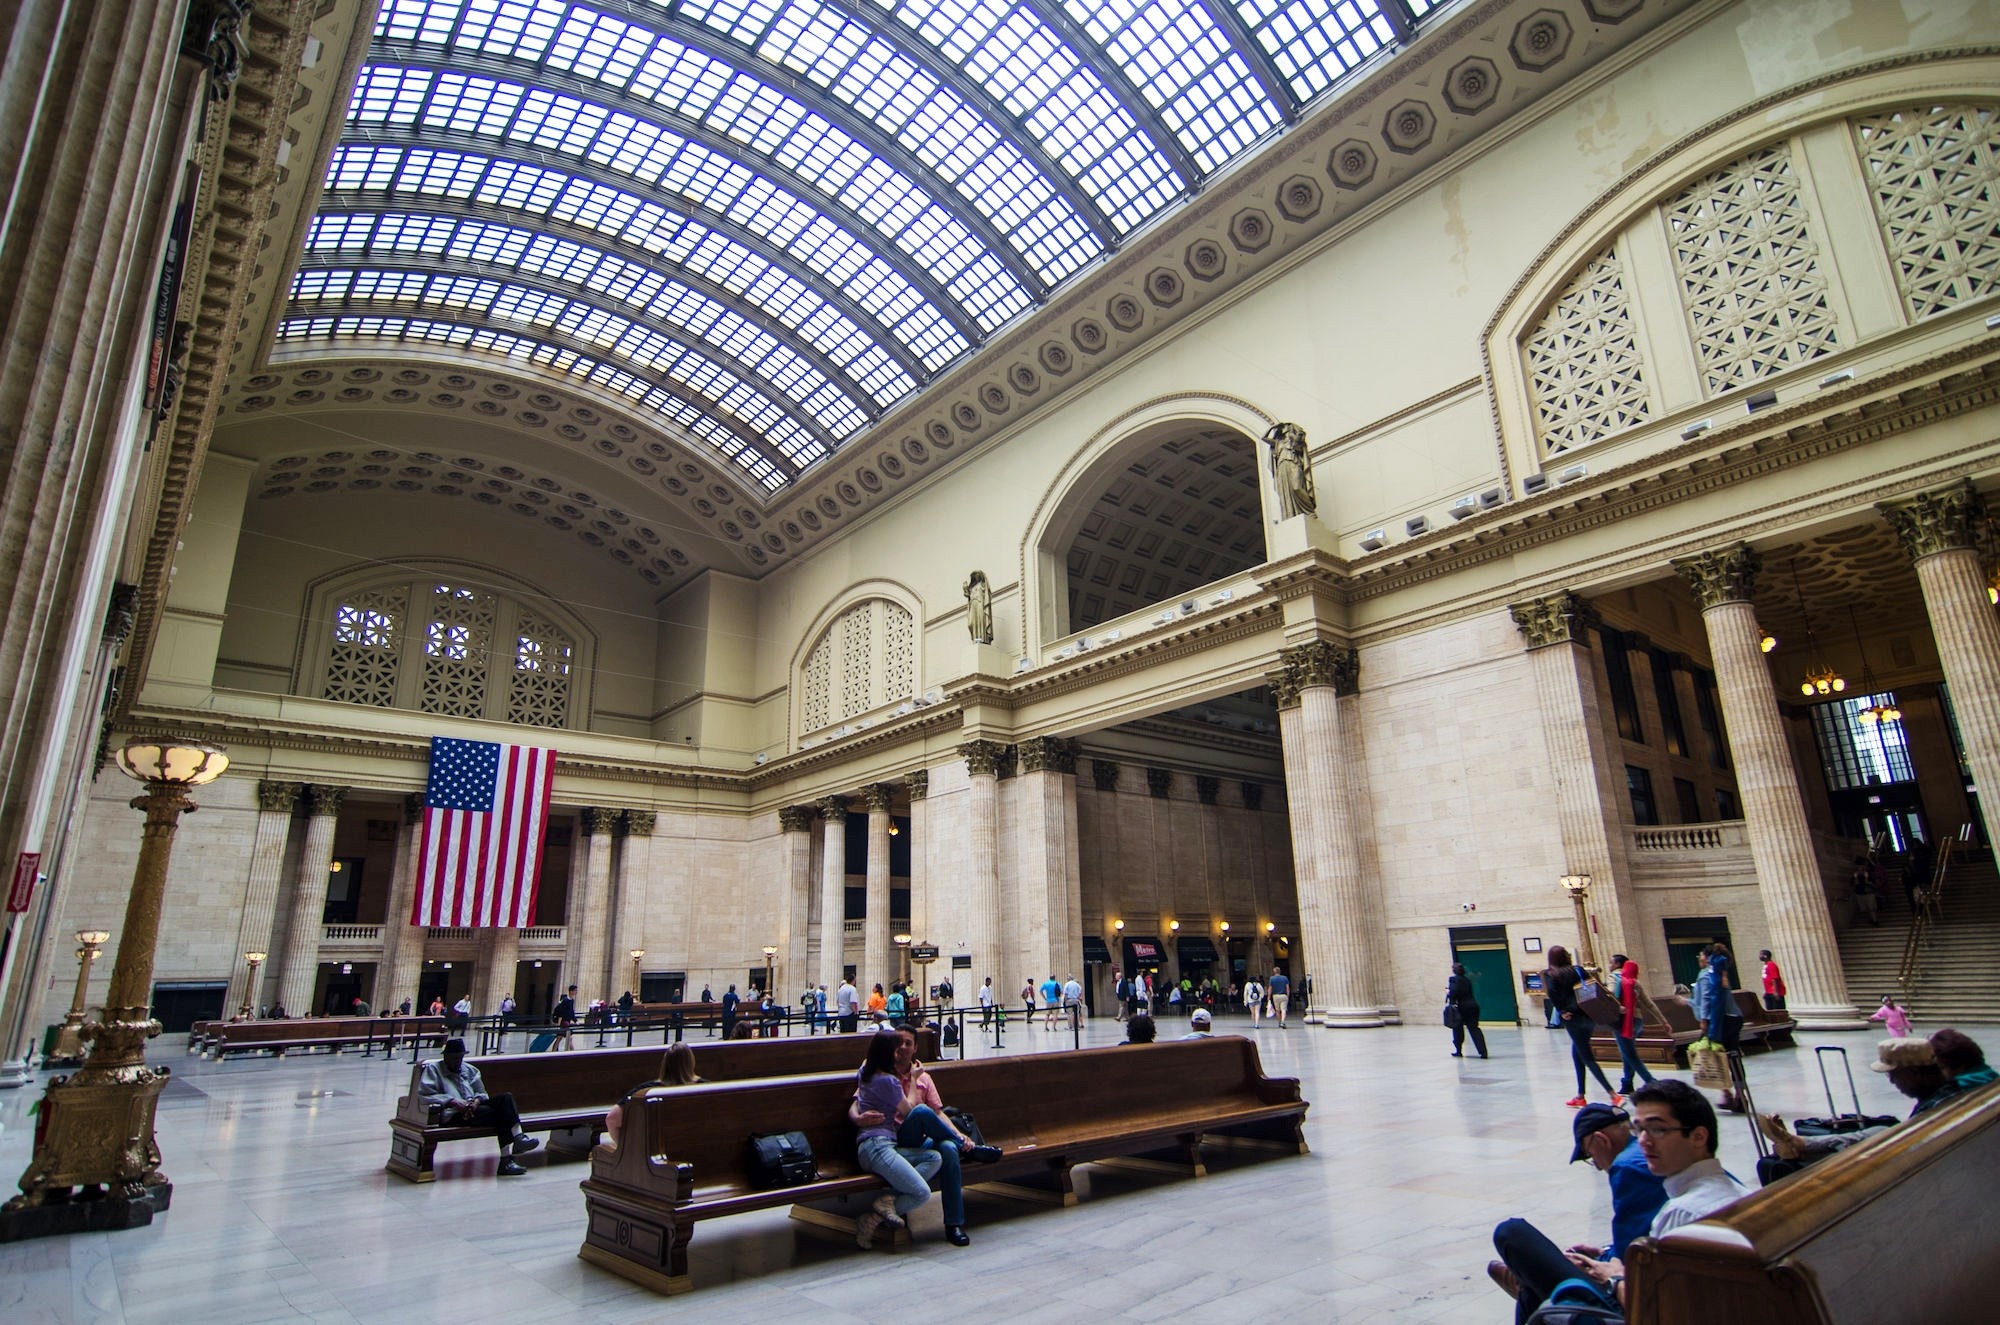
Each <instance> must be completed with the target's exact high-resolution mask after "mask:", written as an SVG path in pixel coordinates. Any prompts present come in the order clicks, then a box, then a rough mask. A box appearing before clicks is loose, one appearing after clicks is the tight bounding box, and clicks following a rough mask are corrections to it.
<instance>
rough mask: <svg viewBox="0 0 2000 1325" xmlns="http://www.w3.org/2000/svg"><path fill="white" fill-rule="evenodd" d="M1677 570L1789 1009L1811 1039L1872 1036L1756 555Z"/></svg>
mask: <svg viewBox="0 0 2000 1325" xmlns="http://www.w3.org/2000/svg"><path fill="white" fill-rule="evenodd" d="M1674 564H1675V568H1676V569H1677V570H1679V571H1680V572H1681V574H1682V577H1683V578H1685V579H1686V580H1687V581H1688V583H1689V585H1690V587H1692V588H1693V589H1694V591H1695V597H1696V599H1697V601H1699V602H1700V603H1701V605H1702V624H1703V625H1704V626H1705V627H1706V628H1707V630H1708V650H1709V655H1710V657H1711V659H1712V660H1713V661H1714V663H1715V682H1716V690H1717V691H1718V693H1719V694H1720V696H1721V700H1722V720H1723V725H1724V726H1725V727H1726V728H1727V729H1728V731H1729V753H1730V758H1731V759H1732V761H1733V762H1734V763H1735V765H1736V789H1737V794H1738V796H1739V797H1740V799H1741V800H1742V803H1743V822H1744V827H1745V829H1746V831H1747V832H1748V833H1749V836H1750V858H1751V860H1752V861H1753V862H1754V864H1755V865H1756V868H1757V890H1758V892H1759V893H1760V894H1761V895H1762V897H1763V901H1764V916H1765V921H1766V923H1767V924H1768V925H1769V927H1770V931H1771V941H1770V947H1771V950H1772V952H1773V953H1775V954H1776V955H1777V959H1778V961H1779V963H1780V964H1781V965H1782V966H1783V967H1784V970H1785V982H1786V985H1787V986H1788V989H1787V994H1786V1006H1787V1009H1788V1010H1789V1011H1790V1013H1791V1015H1792V1016H1793V1017H1794V1018H1795V1019H1797V1021H1798V1022H1799V1024H1800V1025H1801V1026H1803V1027H1805V1028H1807V1029H1826V1030H1832V1029H1846V1028H1852V1027H1858V1026H1862V1025H1864V1024H1865V1023H1864V1022H1863V1021H1862V1020H1861V1018H1860V1015H1859V1014H1858V1013H1857V1012H1856V1011H1855V1008H1854V1004H1853V1003H1852V1002H1851V1001H1850V1000H1849V998H1848V994H1847V973H1846V971H1845V970H1844V969H1843V968H1842V966H1841V964H1840V948H1839V945H1838V943H1837V942H1836V941H1835V938H1834V932H1833V917H1832V915H1831V914H1830V913H1829V911H1828V909H1827V901H1826V887H1825V884H1824V883H1823V882H1822V881H1821V879H1820V871H1819V861H1818V858H1817V857H1816V856H1815V854H1814V852H1813V844H1812V834H1811V829H1810V828H1809V827H1808V826H1807V823H1806V810H1805V802H1804V801H1803V800H1802V799H1801V798H1800V795H1799V784H1798V776H1797V774H1796V772H1795V771H1794V770H1793V767H1792V757H1791V749H1790V747H1789V746H1788V745H1787V744H1786V741H1785V729H1784V719H1783V718H1781V717H1780V716H1779V714H1778V701H1777V696H1776V695H1775V694H1774V693H1773V691H1772V689H1771V673H1770V669H1769V668H1768V667H1767V666H1766V664H1765V662H1764V653H1763V650H1762V649H1760V648H1759V647H1758V639H1759V637H1760V636H1761V634H1762V631H1761V630H1760V629H1759V628H1758V625H1757V609H1756V608H1755V606H1753V605H1752V603H1751V602H1750V589H1751V585H1752V583H1753V582H1754V579H1755V575H1756V571H1757V566H1758V562H1757V558H1756V554H1755V553H1754V552H1752V551H1751V549H1750V548H1749V547H1748V546H1741V547H1738V548H1736V549H1733V550H1731V551H1727V552H1712V553H1706V554H1704V555H1703V556H1701V557H1697V558H1692V559H1690V560H1688V561H1684V562H1676V563H1674ZM1746 946H1750V945H1746ZM1755 946H1758V947H1761V946H1763V945H1761V944H1758V945H1755ZM1746 974H1747V968H1745V969H1744V970H1740V971H1739V972H1738V977H1739V979H1741V978H1743V977H1744V976H1745V975H1746Z"/></svg>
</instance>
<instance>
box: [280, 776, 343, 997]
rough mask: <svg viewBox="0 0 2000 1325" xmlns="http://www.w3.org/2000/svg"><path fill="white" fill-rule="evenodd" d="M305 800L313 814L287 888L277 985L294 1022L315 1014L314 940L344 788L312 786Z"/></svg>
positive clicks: (321, 915) (316, 965)
mask: <svg viewBox="0 0 2000 1325" xmlns="http://www.w3.org/2000/svg"><path fill="white" fill-rule="evenodd" d="M306 795H307V797H308V798H309V801H310V805H311V811H312V814H311V817H310V818H308V819H307V820H306V843H305V849H304V850H303V851H302V852H301V853H300V854H299V877H298V879H297V880H296V881H295V882H294V884H293V887H292V921H291V927H290V930H289V932H288V933H287V934H286V936H285V960H284V964H283V969H284V977H283V979H282V980H281V982H280V983H279V985H278V999H279V1001H280V1002H282V1003H283V1004H284V1005H285V1011H286V1012H287V1013H289V1014H290V1015H292V1016H294V1017H300V1016H305V1015H306V1014H308V1013H311V1012H317V1011H318V1010H319V1009H317V1008H314V1007H311V1006H309V1005H310V1004H311V1002H312V995H313V986H314V985H315V984H316V983H318V981H319V938H320V933H321V931H322V922H323V920H324V918H325V915H326V883H327V879H328V877H329V876H330V875H331V874H332V872H333V834H334V829H335V828H337V827H338V826H339V824H340V803H341V801H343V800H345V799H346V798H347V788H346V787H323V786H314V787H309V788H307V790H306Z"/></svg>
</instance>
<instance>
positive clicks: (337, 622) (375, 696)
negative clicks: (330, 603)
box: [320, 585, 409, 708]
mask: <svg viewBox="0 0 2000 1325" xmlns="http://www.w3.org/2000/svg"><path fill="white" fill-rule="evenodd" d="M408 609H409V593H408V589H407V586H405V585H392V586H389V587H386V588H381V589H371V590H368V591H367V592H365V593H357V594H350V595H348V596H347V597H345V598H343V599H342V600H341V601H340V602H338V603H336V604H335V605H334V609H333V645H332V648H331V649H330V650H329V651H328V654H327V667H326V684H325V685H324V686H323V687H322V688H321V690H320V694H321V695H322V696H324V697H325V698H327V699H333V700H338V701H340V702H342V703H346V704H369V705H372V706H374V707H376V708H389V707H392V706H393V705H394V704H395V702H396V674H397V663H398V661H399V659H400V657H401V654H402V650H403V619H404V616H405V615H406V613H407V612H408Z"/></svg>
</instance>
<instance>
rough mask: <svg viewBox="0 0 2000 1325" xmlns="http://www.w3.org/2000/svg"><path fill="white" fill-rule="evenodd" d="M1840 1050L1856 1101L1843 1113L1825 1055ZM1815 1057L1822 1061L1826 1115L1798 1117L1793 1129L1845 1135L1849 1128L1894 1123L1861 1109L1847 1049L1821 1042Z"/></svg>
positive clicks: (1849, 1092)
mask: <svg viewBox="0 0 2000 1325" xmlns="http://www.w3.org/2000/svg"><path fill="white" fill-rule="evenodd" d="M1828 1054H1839V1055H1840V1065H1841V1067H1843V1068H1845V1069H1846V1071H1847V1097H1848V1099H1849V1100H1850V1101H1851V1102H1852V1103H1853V1105H1854V1108H1853V1110H1852V1111H1851V1112H1848V1113H1842V1112H1841V1111H1840V1106H1839V1105H1837V1104H1835V1103H1834V1102H1833V1078H1831V1077H1829V1076H1828V1075H1827V1072H1826V1056H1827V1055H1828ZM1813 1057H1814V1059H1815V1060H1816V1061H1817V1062H1818V1063H1819V1082H1820V1085H1821V1086H1823V1087H1824V1088H1825V1089H1826V1117H1824V1118H1797V1119H1794V1120H1793V1121H1792V1130H1793V1131H1794V1132H1797V1133H1798V1134H1799V1135H1800V1136H1842V1135H1845V1134H1847V1133H1849V1132H1861V1131H1866V1130H1867V1129H1868V1128H1870V1127H1894V1126H1895V1125H1896V1121H1897V1120H1896V1119H1894V1118H1892V1117H1890V1116H1889V1115H1887V1114H1865V1113H1863V1112H1861V1092H1860V1091H1859V1090H1858V1089H1856V1088H1855V1085H1854V1065H1853V1064H1852V1063H1850V1062H1849V1061H1848V1058H1847V1050H1846V1049H1845V1048H1843V1047H1841V1046H1840V1045H1837V1044H1822V1045H1819V1046H1818V1047H1817V1048H1815V1049H1814V1050H1813Z"/></svg>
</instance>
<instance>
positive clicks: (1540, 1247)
mask: <svg viewBox="0 0 2000 1325" xmlns="http://www.w3.org/2000/svg"><path fill="white" fill-rule="evenodd" d="M1571 1124H1572V1130H1573V1133H1574V1140H1575V1146H1574V1148H1573V1149H1572V1150H1571V1151H1570V1155H1569V1162H1570V1163H1572V1164H1574V1163H1576V1162H1577V1161H1578V1160H1580V1159H1587V1160H1589V1161H1590V1163H1591V1167H1592V1168H1595V1169H1597V1170H1599V1171H1600V1172H1602V1173H1603V1174H1604V1175H1605V1176H1606V1177H1607V1178H1609V1179H1610V1181H1611V1245H1610V1246H1609V1247H1597V1246H1590V1245H1585V1244H1578V1245H1576V1246H1573V1247H1571V1248H1570V1250H1571V1251H1573V1252H1576V1253H1577V1254H1579V1255H1581V1256H1587V1257H1589V1258H1590V1259H1592V1260H1602V1259H1605V1258H1607V1257H1618V1258H1623V1257H1624V1255H1625V1245H1626V1244H1627V1243H1629V1242H1630V1241H1631V1240H1632V1239H1633V1238H1636V1237H1641V1236H1643V1235H1644V1234H1645V1233H1646V1231H1647V1230H1648V1229H1650V1228H1651V1227H1652V1225H1653V1217H1654V1216H1655V1215H1657V1214H1658V1213H1659V1211H1660V1207H1661V1206H1663V1205H1665V1204H1666V1202H1667V1189H1666V1185H1665V1184H1664V1183H1663V1182H1662V1181H1661V1180H1660V1178H1659V1177H1658V1176H1656V1175H1655V1174H1654V1173H1653V1171H1652V1169H1651V1168H1649V1167H1648V1166H1647V1164H1646V1157H1645V1155H1644V1154H1643V1153H1642V1152H1641V1151H1640V1149H1639V1134H1638V1133H1637V1132H1636V1131H1634V1130H1633V1128H1632V1120H1631V1118H1630V1116H1629V1115H1627V1114H1626V1113H1625V1111H1624V1110H1623V1109H1615V1108H1613V1107H1612V1106H1610V1105H1609V1104H1586V1105H1584V1106H1583V1107H1582V1108H1581V1109H1578V1110H1577V1111H1576V1116H1575V1117H1574V1118H1573V1119H1571ZM1493 1247H1494V1249H1495V1250H1496V1251H1498V1252H1499V1253H1500V1259H1499V1260H1497V1261H1493V1262H1491V1263H1489V1264H1488V1265H1487V1267H1486V1273H1487V1274H1489V1275H1491V1276H1492V1277H1493V1282H1494V1283H1496V1284H1499V1285H1500V1287H1501V1288H1503V1289H1505V1290H1506V1291H1507V1292H1508V1294H1509V1295H1511V1296H1512V1297H1513V1299H1514V1319H1515V1320H1516V1321H1526V1320H1527V1319H1528V1317H1530V1316H1532V1315H1533V1314H1534V1313H1535V1308H1536V1307H1539V1306H1540V1305H1541V1304H1542V1301H1543V1299H1544V1298H1546V1297H1547V1296H1548V1295H1549V1294H1550V1293H1551V1292H1553V1291H1555V1287H1556V1285H1557V1284H1559V1283H1561V1282H1562V1281H1563V1280H1565V1279H1568V1278H1571V1277H1572V1276H1574V1275H1575V1274H1576V1272H1577V1271H1576V1267H1575V1265H1574V1263H1573V1262H1572V1261H1571V1260H1570V1259H1569V1257H1568V1256H1567V1255H1566V1254H1565V1253H1564V1252H1563V1251H1562V1250H1561V1249H1559V1248H1558V1247H1557V1246H1556V1244H1555V1243H1553V1242H1551V1241H1549V1239H1548V1238H1547V1237H1546V1236H1544V1235H1543V1234H1542V1232H1541V1231H1540V1230H1539V1229H1537V1228H1536V1227H1535V1226H1534V1225H1533V1224H1530V1223H1529V1222H1528V1221H1527V1220H1525V1219H1509V1220H1505V1221H1503V1222H1502V1223H1501V1224H1500V1226H1499V1227H1498V1228H1496V1229H1494V1230H1493Z"/></svg>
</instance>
